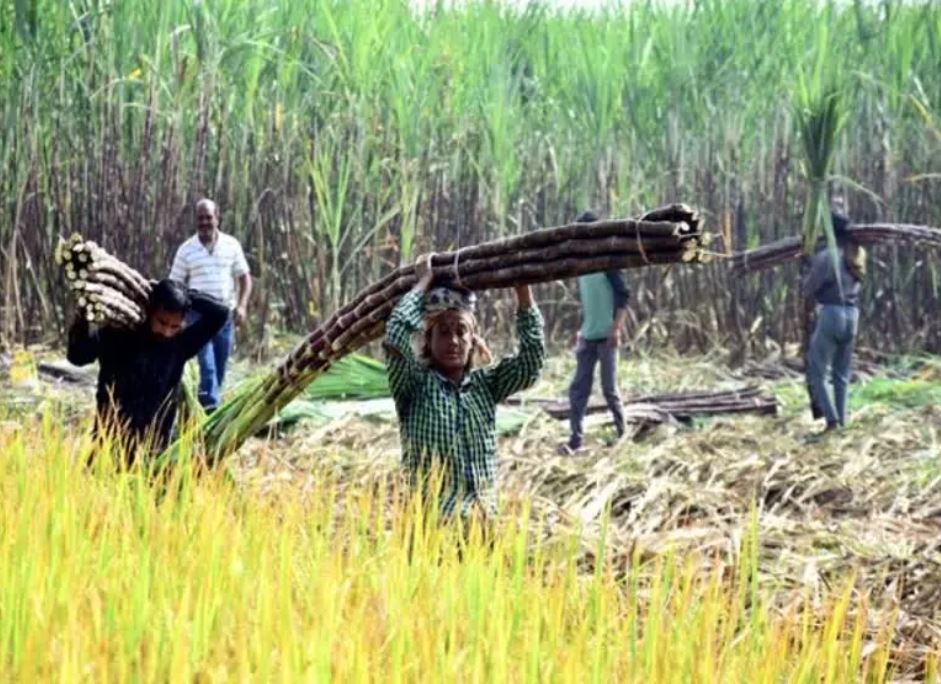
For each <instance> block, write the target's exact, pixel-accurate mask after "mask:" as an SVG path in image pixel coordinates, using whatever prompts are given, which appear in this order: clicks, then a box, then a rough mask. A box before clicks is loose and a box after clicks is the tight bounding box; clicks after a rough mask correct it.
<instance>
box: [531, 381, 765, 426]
mask: <svg viewBox="0 0 941 684" xmlns="http://www.w3.org/2000/svg"><path fill="white" fill-rule="evenodd" d="M623 406H624V409H625V416H626V417H628V416H631V415H635V414H636V416H637V417H638V418H643V416H644V415H645V413H644V411H637V412H632V411H631V409H632V408H634V407H638V408H641V407H643V408H647V407H649V408H651V409H653V413H654V414H668V415H670V416H672V417H673V418H675V419H677V420H680V421H689V420H692V419H693V418H696V417H700V418H702V417H707V416H718V415H730V414H738V413H754V414H757V415H774V414H776V413H777V410H778V402H777V400H776V399H775V398H774V397H773V396H771V395H768V394H764V393H762V391H761V389H760V388H758V387H754V386H748V387H742V388H740V389H734V390H720V391H713V392H709V391H704V392H678V393H672V394H647V395H643V396H637V397H631V398H629V399H627V400H626V401H624V404H623ZM542 409H543V410H544V411H545V412H546V413H548V414H549V415H550V416H552V417H553V418H555V419H557V420H566V419H567V418H568V417H569V416H570V415H571V413H572V410H571V407H570V406H569V403H568V402H567V401H563V402H553V403H551V404H545V405H544V406H542ZM607 410H608V407H607V404H605V403H604V402H592V403H590V404H589V405H588V408H587V411H586V413H588V414H592V413H602V412H604V411H607ZM657 422H659V421H657Z"/></svg>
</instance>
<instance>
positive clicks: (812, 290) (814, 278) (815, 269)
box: [801, 250, 833, 299]
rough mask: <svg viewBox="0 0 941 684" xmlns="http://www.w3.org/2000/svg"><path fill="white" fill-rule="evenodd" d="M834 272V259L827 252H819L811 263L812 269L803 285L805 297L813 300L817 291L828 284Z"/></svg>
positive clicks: (805, 277)
mask: <svg viewBox="0 0 941 684" xmlns="http://www.w3.org/2000/svg"><path fill="white" fill-rule="evenodd" d="M832 272H833V263H832V257H831V256H830V253H829V252H828V251H827V250H823V251H820V252H817V253H816V254H815V255H814V256H813V258H812V259H811V262H810V269H809V270H808V271H807V274H806V275H805V276H804V279H803V282H802V283H801V285H802V288H803V291H804V297H805V298H807V299H813V298H814V297H816V295H817V291H818V290H819V289H820V288H821V287H823V285H824V284H826V282H827V279H828V277H829V276H830V274H831V273H832Z"/></svg>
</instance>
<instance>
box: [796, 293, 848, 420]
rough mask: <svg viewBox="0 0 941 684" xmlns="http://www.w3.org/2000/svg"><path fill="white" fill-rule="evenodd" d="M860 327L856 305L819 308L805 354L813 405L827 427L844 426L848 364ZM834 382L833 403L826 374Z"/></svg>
mask: <svg viewBox="0 0 941 684" xmlns="http://www.w3.org/2000/svg"><path fill="white" fill-rule="evenodd" d="M858 327H859V311H858V309H857V308H856V307H855V306H836V305H831V304H827V305H824V306H822V307H820V311H819V313H818V314H817V326H816V327H815V328H814V334H813V337H811V338H810V349H809V350H808V352H807V380H808V382H809V383H810V391H811V393H812V394H813V398H814V402H815V403H816V404H817V406H819V407H820V410H821V411H823V417H824V418H826V420H827V425H830V426H834V425H846V394H847V386H848V385H849V379H850V361H851V360H852V358H853V344H854V343H855V342H856V331H857V329H858ZM828 373H829V375H830V380H831V382H832V383H833V400H832V401H831V400H830V394H829V393H828V392H827V374H828Z"/></svg>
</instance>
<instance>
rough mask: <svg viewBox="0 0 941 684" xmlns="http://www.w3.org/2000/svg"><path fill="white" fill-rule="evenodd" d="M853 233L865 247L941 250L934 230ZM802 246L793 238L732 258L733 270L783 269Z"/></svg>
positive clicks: (890, 226) (874, 227)
mask: <svg viewBox="0 0 941 684" xmlns="http://www.w3.org/2000/svg"><path fill="white" fill-rule="evenodd" d="M849 233H850V235H851V236H852V237H853V239H854V240H856V241H857V242H858V243H859V244H863V245H879V244H887V243H894V242H902V243H910V244H918V245H925V246H927V247H936V248H937V247H941V229H938V228H933V227H931V226H919V225H911V224H894V223H872V224H858V225H854V226H852V227H851V228H850V229H849ZM801 244H802V243H801V239H800V238H799V237H789V238H783V239H781V240H777V241H775V242H771V243H768V244H766V245H762V246H760V247H756V248H754V249H750V250H747V251H743V252H737V253H736V254H735V255H734V256H733V257H732V261H731V263H732V267H733V269H734V270H735V271H736V272H738V273H754V272H756V271H761V270H764V269H767V268H773V267H775V266H780V265H781V264H785V263H788V262H790V261H794V260H796V259H798V258H799V257H800V256H801ZM825 244H826V243H825V241H823V240H819V241H818V242H817V248H818V249H820V248H822V247H823V246H824V245H825Z"/></svg>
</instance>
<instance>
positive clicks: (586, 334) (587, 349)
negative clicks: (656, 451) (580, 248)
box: [560, 212, 629, 454]
mask: <svg viewBox="0 0 941 684" xmlns="http://www.w3.org/2000/svg"><path fill="white" fill-rule="evenodd" d="M575 220H576V222H578V223H591V222H594V221H597V220H598V217H597V216H596V215H595V214H593V213H591V212H584V213H582V214H580V215H579V217H578V218H577V219H575ZM578 295H579V299H580V300H581V305H582V324H581V328H580V329H579V333H578V344H577V347H576V350H575V358H576V368H575V377H574V378H573V379H572V384H571V385H570V386H569V405H570V411H571V413H570V418H569V420H570V423H571V435H570V436H569V439H568V442H567V443H566V444H563V445H562V447H561V449H560V450H561V451H562V453H564V454H574V453H575V452H577V451H578V450H579V449H581V447H582V439H583V433H582V424H583V422H584V419H585V411H586V409H587V408H588V398H589V397H590V396H591V387H592V383H593V380H594V373H595V364H596V363H598V362H599V361H600V362H601V388H602V391H603V392H604V398H605V401H606V402H607V404H608V409H609V410H610V411H611V415H612V416H613V418H614V429H615V431H616V432H617V436H618V439H620V438H621V437H622V436H623V435H624V410H623V408H622V407H621V396H620V395H619V394H618V387H617V367H618V348H619V347H620V346H621V331H622V330H623V328H624V321H625V318H626V316H627V302H628V297H629V293H628V290H627V286H626V285H625V284H624V277H623V276H622V275H621V273H620V271H607V272H604V273H592V274H589V275H585V276H581V277H580V278H579V279H578Z"/></svg>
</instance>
